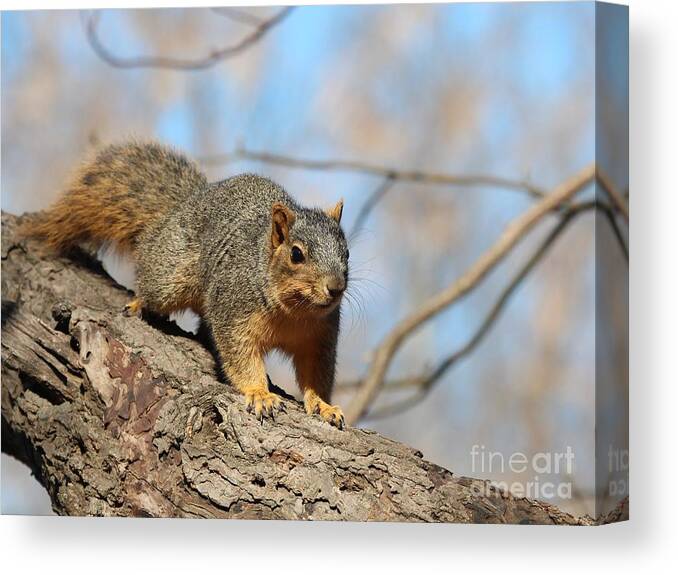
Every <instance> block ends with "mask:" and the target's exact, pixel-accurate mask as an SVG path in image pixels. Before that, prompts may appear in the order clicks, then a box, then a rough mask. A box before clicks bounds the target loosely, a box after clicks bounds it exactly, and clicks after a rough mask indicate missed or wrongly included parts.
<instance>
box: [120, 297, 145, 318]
mask: <svg viewBox="0 0 678 575" xmlns="http://www.w3.org/2000/svg"><path fill="white" fill-rule="evenodd" d="M141 309H142V303H141V300H140V299H139V298H134V299H133V300H132V301H131V302H129V303H128V304H127V305H126V306H125V307H124V308H122V314H123V315H124V316H125V317H132V316H137V317H141Z"/></svg>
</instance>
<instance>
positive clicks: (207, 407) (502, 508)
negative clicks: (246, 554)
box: [2, 214, 595, 525]
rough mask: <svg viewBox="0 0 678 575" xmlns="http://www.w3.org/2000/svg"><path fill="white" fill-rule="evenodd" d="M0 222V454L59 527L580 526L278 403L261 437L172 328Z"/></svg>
mask: <svg viewBox="0 0 678 575" xmlns="http://www.w3.org/2000/svg"><path fill="white" fill-rule="evenodd" d="M21 219H22V218H17V217H15V216H11V215H8V214H3V215H2V450H3V451H4V452H7V453H9V454H11V455H13V456H15V457H17V458H19V459H20V460H22V461H24V462H25V463H26V464H27V465H28V466H29V467H30V468H31V470H32V471H33V473H34V474H35V476H36V477H37V478H38V480H39V481H40V482H41V483H42V484H43V485H44V486H45V488H46V489H47V490H48V492H49V495H50V497H51V500H52V505H53V508H54V510H55V511H56V512H57V513H59V514H64V515H106V516H110V515H117V516H150V517H228V518H248V519H335V520H353V521H449V522H459V523H468V522H477V523H540V524H541V523H546V524H570V525H591V524H594V523H595V521H594V520H592V519H591V518H589V517H582V518H576V517H573V516H571V515H569V514H567V513H564V512H562V511H560V510H559V509H558V508H556V507H554V506H552V505H549V504H546V503H542V502H538V501H532V500H529V499H522V498H514V497H512V496H510V495H507V494H504V493H501V492H499V491H498V490H494V489H488V482H486V481H482V480H478V479H472V478H468V477H458V476H455V475H453V474H452V473H451V472H449V471H447V470H446V469H443V468H441V467H439V466H437V465H434V464H432V463H430V462H427V461H426V460H424V459H423V458H422V454H421V453H419V452H417V451H415V450H413V449H411V448H409V447H407V446H405V445H402V444H399V443H396V442H394V441H391V440H389V439H387V438H385V437H382V436H381V435H379V434H377V433H374V432H371V431H368V430H364V429H348V430H345V431H339V430H337V429H335V428H333V427H331V426H329V425H328V424H326V423H324V422H323V421H321V420H320V419H319V418H316V417H310V416H308V415H307V414H306V413H305V412H304V411H303V409H302V408H301V406H300V405H299V404H298V402H296V401H295V400H294V399H293V398H289V397H287V398H286V399H285V401H284V403H285V406H286V412H285V413H282V414H280V415H279V416H277V417H276V419H275V421H264V422H263V423H260V422H259V421H257V420H256V419H255V418H254V416H253V415H250V414H249V413H247V412H246V411H245V409H244V404H243V401H242V398H241V397H240V396H239V395H238V394H237V393H235V392H234V391H233V390H232V389H231V388H230V386H229V385H228V384H224V383H220V382H219V381H218V378H217V376H216V375H215V373H216V371H215V362H214V359H213V356H212V354H211V353H210V352H209V350H208V349H207V348H206V346H205V345H204V344H203V343H201V342H202V341H204V338H201V337H191V336H190V335H187V334H185V333H184V332H182V331H181V330H180V329H179V328H177V327H176V326H175V325H174V324H172V323H170V322H167V321H164V320H162V319H157V318H154V319H150V320H143V319H140V318H136V317H125V316H124V315H123V314H122V313H121V310H122V309H123V307H124V305H125V303H126V302H127V301H128V299H129V298H130V295H131V294H130V293H129V292H128V291H127V290H125V289H123V288H121V287H120V286H118V285H117V284H116V283H115V282H114V281H113V280H111V279H110V278H109V277H108V276H107V275H106V274H105V273H104V272H103V270H102V269H101V267H100V265H99V264H98V262H96V260H95V259H93V258H91V257H88V256H87V255H86V254H84V253H78V254H73V255H71V256H70V257H68V258H66V257H57V256H54V255H51V254H48V253H46V252H45V251H44V250H43V248H42V247H41V246H40V245H39V244H38V243H36V242H33V241H25V240H21V239H20V238H19V237H18V234H17V226H18V224H19V223H20V221H21Z"/></svg>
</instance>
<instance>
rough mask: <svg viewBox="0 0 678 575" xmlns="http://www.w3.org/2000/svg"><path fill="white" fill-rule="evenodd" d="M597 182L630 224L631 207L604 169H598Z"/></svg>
mask: <svg viewBox="0 0 678 575" xmlns="http://www.w3.org/2000/svg"><path fill="white" fill-rule="evenodd" d="M596 180H597V181H598V183H600V185H601V186H602V188H603V191H605V193H606V194H607V195H608V196H609V198H610V200H612V204H613V205H614V207H615V208H617V210H618V211H619V213H620V214H621V215H622V217H623V218H624V220H625V221H626V223H627V224H628V223H629V207H628V205H627V203H626V201H625V200H624V197H623V196H622V195H621V193H619V191H618V190H617V188H616V187H615V185H614V184H613V183H612V179H611V178H610V177H609V176H608V175H607V174H606V173H605V172H603V170H602V169H600V168H597V169H596Z"/></svg>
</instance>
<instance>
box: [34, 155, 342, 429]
mask: <svg viewBox="0 0 678 575" xmlns="http://www.w3.org/2000/svg"><path fill="white" fill-rule="evenodd" d="M342 209H343V202H342V201H339V202H338V203H337V204H336V205H335V206H334V207H332V208H330V209H328V210H325V211H323V210H320V209H315V208H306V207H302V206H300V205H298V204H297V203H296V202H295V201H294V200H293V199H292V198H291V197H290V196H289V195H288V194H287V192H286V191H285V190H284V189H283V188H282V187H280V186H279V185H278V184H276V183H274V182H272V181H271V180H269V179H267V178H264V177H261V176H257V175H253V174H243V175H239V176H234V177H231V178H228V179H226V180H223V181H221V182H216V183H212V184H209V183H208V182H207V179H206V178H205V176H204V175H203V174H202V173H200V171H199V169H198V167H197V165H196V164H194V163H193V162H192V161H190V160H188V159H187V158H186V157H185V156H184V155H182V154H179V153H177V152H175V151H174V150H172V149H170V148H168V147H165V146H162V145H160V144H157V143H136V142H135V143H126V144H121V145H112V146H109V147H107V148H105V149H103V150H102V151H101V152H99V153H98V154H97V155H96V156H95V157H94V159H93V160H91V161H89V162H87V163H85V164H84V165H83V166H82V167H81V168H80V169H79V170H78V171H77V172H76V174H75V177H74V179H73V180H72V182H71V184H70V186H69V187H68V188H67V190H66V192H65V193H64V194H63V196H62V197H61V198H60V199H59V200H58V201H57V202H56V203H55V204H54V205H53V206H52V207H50V208H49V209H47V210H46V211H44V212H42V213H41V214H40V215H39V216H38V217H37V218H36V219H35V220H34V221H33V222H32V223H30V224H28V226H27V229H26V230H25V233H26V234H27V235H31V236H34V237H39V238H42V239H43V240H44V241H45V242H46V244H48V245H49V246H50V247H51V248H53V249H55V250H64V249H68V248H70V247H73V246H74V245H77V244H85V243H88V244H90V245H93V246H95V247H96V246H101V245H103V244H105V243H109V242H111V243H114V244H115V245H117V247H118V249H119V250H120V251H122V252H126V253H128V254H131V256H132V257H133V259H134V261H135V263H136V268H137V280H136V292H135V295H136V298H135V299H134V300H132V302H131V303H130V304H129V305H128V306H127V307H126V310H127V311H128V312H131V313H136V314H140V313H141V310H142V308H145V309H148V310H150V311H152V312H155V313H159V314H163V315H166V314H169V313H171V312H174V311H178V310H182V309H186V308H190V309H192V310H193V311H195V312H196V313H197V314H198V315H200V316H201V318H202V319H203V320H204V321H205V322H206V324H207V325H208V327H209V329H210V331H211V333H212V337H213V339H214V343H215V347H216V349H217V351H218V354H219V359H220V361H221V365H222V367H223V371H224V374H225V375H226V377H227V378H228V379H229V380H230V381H231V383H232V384H233V385H234V386H235V387H236V388H237V389H238V390H240V392H241V393H242V394H243V395H244V398H245V403H246V406H247V409H248V410H249V411H254V413H255V414H256V416H257V417H259V418H263V417H264V416H270V415H272V414H273V413H274V412H275V411H276V410H278V409H280V408H281V407H282V404H281V401H280V397H279V396H278V395H276V394H274V393H272V392H270V391H269V389H268V379H267V375H266V371H265V366H264V356H265V354H266V353H267V352H269V351H270V350H272V349H279V350H281V351H282V352H283V353H285V354H288V355H290V356H291V357H292V359H293V363H294V368H295V371H296V376H297V382H298V385H299V387H300V389H301V390H302V392H303V394H304V405H305V408H306V411H307V412H308V413H309V414H314V413H316V414H320V416H321V417H322V418H323V419H324V420H325V421H328V422H329V423H331V424H332V425H334V426H336V427H339V428H342V427H343V426H344V415H343V413H342V411H341V409H340V408H339V407H338V406H335V405H330V403H329V402H330V398H331V394H332V387H333V385H334V377H335V364H336V348H337V338H338V335H339V319H340V303H341V300H342V295H343V293H344V290H345V289H346V287H347V283H348V258H349V251H348V247H347V243H346V238H345V236H344V233H343V231H342V229H341V227H340V225H339V224H340V221H341V214H342Z"/></svg>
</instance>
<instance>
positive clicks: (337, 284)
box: [325, 277, 346, 299]
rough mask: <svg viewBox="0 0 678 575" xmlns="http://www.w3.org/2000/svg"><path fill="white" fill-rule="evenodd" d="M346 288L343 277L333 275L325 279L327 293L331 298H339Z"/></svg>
mask: <svg viewBox="0 0 678 575" xmlns="http://www.w3.org/2000/svg"><path fill="white" fill-rule="evenodd" d="M345 289H346V282H345V281H344V278H342V277H331V278H328V279H326V280H325V294H326V295H328V296H330V297H331V298H333V299H334V298H338V297H339V296H340V295H341V294H342V293H343V292H344V290H345Z"/></svg>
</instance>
